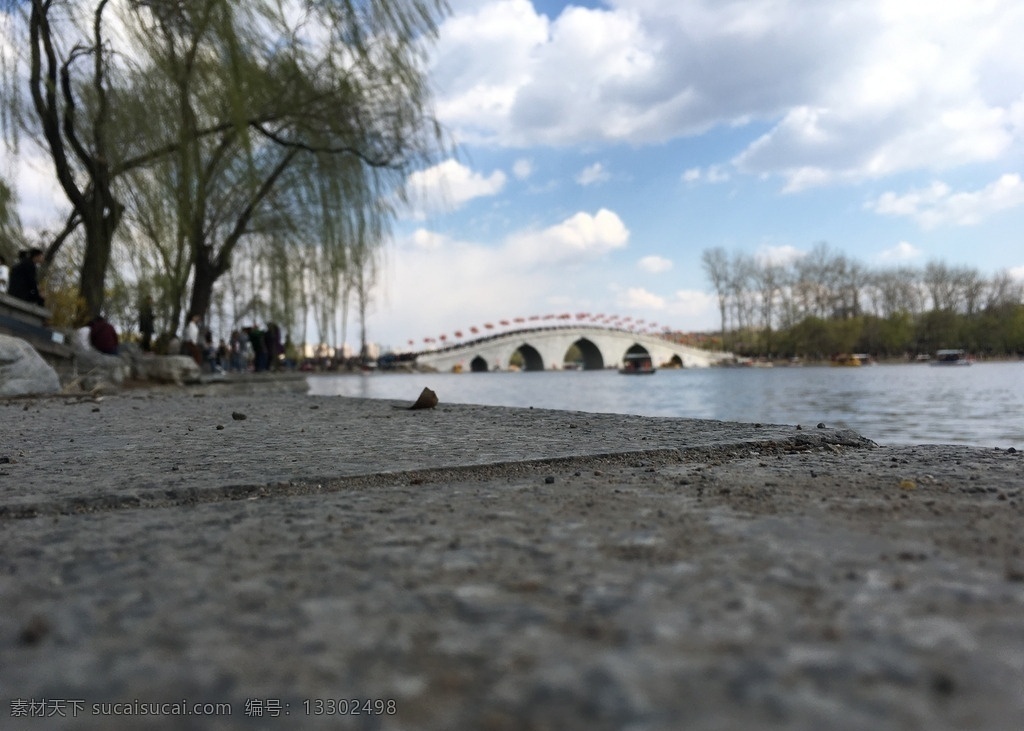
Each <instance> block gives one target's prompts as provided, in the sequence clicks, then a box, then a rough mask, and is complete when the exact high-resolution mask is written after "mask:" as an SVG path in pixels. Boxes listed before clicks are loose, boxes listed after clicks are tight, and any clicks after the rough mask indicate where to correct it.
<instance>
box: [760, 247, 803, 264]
mask: <svg viewBox="0 0 1024 731" xmlns="http://www.w3.org/2000/svg"><path fill="white" fill-rule="evenodd" d="M805 256H807V252H806V251H801V250H800V249H798V248H796V247H795V246H790V245H789V244H782V245H780V246H769V245H763V246H760V247H758V249H757V252H756V253H755V254H754V258H755V259H757V261H758V262H760V263H762V264H778V265H780V266H786V265H788V264H792V263H793V262H794V261H796V260H797V259H802V258H803V257H805Z"/></svg>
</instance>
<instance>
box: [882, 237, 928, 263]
mask: <svg viewBox="0 0 1024 731" xmlns="http://www.w3.org/2000/svg"><path fill="white" fill-rule="evenodd" d="M923 254H924V252H922V251H921V250H920V249H919V248H917V247H916V246H914V245H913V244H911V243H910V242H908V241H901V242H899V243H898V244H896V246H894V247H892V248H891V249H886V250H885V251H883V252H882V253H880V254H879V255H878V259H879V260H880V261H884V262H903V261H913V260H914V259H919V258H921V256H922V255H923Z"/></svg>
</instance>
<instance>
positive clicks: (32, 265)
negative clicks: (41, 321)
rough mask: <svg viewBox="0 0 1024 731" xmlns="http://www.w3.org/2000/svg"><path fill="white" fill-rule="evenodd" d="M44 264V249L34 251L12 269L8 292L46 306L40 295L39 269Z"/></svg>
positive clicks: (21, 298)
mask: <svg viewBox="0 0 1024 731" xmlns="http://www.w3.org/2000/svg"><path fill="white" fill-rule="evenodd" d="M42 262H43V251H42V249H32V250H30V251H29V252H28V253H27V254H25V256H24V257H22V258H21V259H20V260H19V261H18V263H17V264H15V265H14V268H13V269H11V273H10V282H9V283H8V285H7V292H8V294H10V295H11V296H12V297H17V298H18V299H20V300H25V301H26V302H31V303H32V304H34V305H39V306H40V307H42V306H44V304H45V300H44V299H43V297H42V295H41V294H40V293H39V281H38V279H37V276H38V273H37V268H38V267H39V265H40V264H41V263H42Z"/></svg>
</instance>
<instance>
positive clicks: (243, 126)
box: [0, 0, 446, 313]
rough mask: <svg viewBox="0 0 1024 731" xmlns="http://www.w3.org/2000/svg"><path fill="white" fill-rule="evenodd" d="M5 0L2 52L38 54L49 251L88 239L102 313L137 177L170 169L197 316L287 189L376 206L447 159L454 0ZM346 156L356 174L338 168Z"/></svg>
mask: <svg viewBox="0 0 1024 731" xmlns="http://www.w3.org/2000/svg"><path fill="white" fill-rule="evenodd" d="M0 2H3V6H4V10H6V11H7V13H8V17H9V18H12V19H15V20H17V21H19V23H15V24H9V26H8V30H9V32H11V31H13V35H14V37H13V38H11V39H10V40H11V42H10V43H8V44H5V46H4V47H5V48H6V49H7V50H5V51H4V53H5V54H7V55H8V56H9V55H10V54H12V53H17V50H14V49H21V48H25V47H27V48H28V69H27V75H28V79H27V81H28V85H29V92H30V98H31V101H32V104H31V109H30V110H29V111H28V112H27V113H25V114H24V115H23V116H22V117H21V119H22V123H23V126H24V128H25V129H26V130H28V132H29V133H31V134H33V136H34V138H35V139H37V140H38V141H39V143H40V145H41V146H42V147H43V148H44V149H45V150H46V151H47V153H48V154H49V157H50V158H51V160H52V163H53V170H54V174H55V176H56V178H57V180H58V182H59V184H60V187H61V189H62V190H63V192H64V194H65V196H66V197H67V199H68V201H69V203H70V205H71V211H70V213H69V215H68V217H67V219H66V222H65V225H64V228H63V230H62V231H61V232H60V233H58V234H57V236H56V237H55V238H54V240H53V242H52V243H51V244H50V246H49V249H48V252H47V255H48V257H50V258H52V257H53V256H55V255H56V253H57V251H58V250H59V249H60V247H61V244H62V242H63V241H64V240H66V238H67V236H68V235H70V234H71V233H72V232H74V231H76V230H78V229H79V228H80V229H81V230H82V232H83V237H84V241H85V245H84V250H83V251H84V254H83V256H82V261H81V267H80V292H81V295H82V296H83V298H84V299H85V302H86V306H87V307H88V308H89V309H91V310H96V309H99V307H100V306H101V305H102V303H103V297H104V291H103V287H104V280H105V276H106V273H107V268H108V266H109V264H110V253H111V248H112V245H113V241H114V236H115V233H116V232H117V230H118V228H119V226H120V225H121V223H122V218H123V216H124V213H125V197H126V196H125V194H124V190H123V186H124V185H125V184H126V177H127V176H128V175H129V174H131V173H133V172H138V171H141V170H143V169H146V168H148V167H149V166H152V165H155V164H157V163H162V162H166V161H170V163H171V164H172V165H173V167H174V171H173V173H172V174H171V175H170V176H169V177H168V178H166V180H167V182H168V183H169V185H171V189H172V190H173V191H174V196H175V207H176V210H177V215H178V217H179V222H178V226H179V227H180V230H181V233H182V236H183V238H184V239H185V240H186V241H187V243H188V247H189V258H190V263H191V267H192V294H191V298H190V304H189V310H190V311H191V312H198V313H202V312H205V310H206V309H207V308H208V306H209V303H210V298H211V293H212V289H213V285H214V282H216V280H217V279H218V278H219V277H220V276H221V275H222V274H223V273H224V272H225V271H227V269H228V268H229V267H230V264H231V255H232V252H233V251H234V249H235V247H236V246H237V245H238V242H239V241H241V240H242V238H244V237H246V236H248V235H251V234H252V233H253V232H254V230H255V229H256V228H257V227H258V222H259V220H260V216H261V214H262V213H263V212H264V211H265V210H266V208H267V207H268V206H269V205H270V203H271V201H272V199H273V198H274V196H275V195H276V194H278V192H279V191H280V190H281V188H282V186H283V185H284V182H285V181H286V180H291V181H295V180H298V179H299V178H300V176H301V174H302V173H303V172H305V173H308V174H314V175H315V174H323V171H324V170H328V169H330V170H331V174H344V175H346V176H351V177H352V178H353V180H355V181H356V182H358V183H359V185H360V187H361V189H362V190H363V195H362V196H361V197H362V198H363V199H366V198H370V197H372V196H373V195H377V194H380V193H381V192H382V191H384V190H387V189H390V188H391V187H393V186H395V185H397V184H399V183H400V181H401V180H402V179H403V178H404V175H405V173H406V172H407V171H408V170H409V169H411V168H412V167H414V166H416V165H418V164H421V163H423V162H424V161H426V160H428V159H431V157H432V155H433V152H434V151H435V150H437V149H438V148H437V144H436V143H437V142H438V135H437V126H436V124H434V122H433V120H432V119H431V117H430V115H429V111H428V108H427V107H428V101H429V99H428V92H427V87H426V83H425V79H424V77H423V69H424V67H425V65H424V64H423V63H422V58H421V55H420V53H421V51H422V49H423V48H424V46H423V43H422V42H423V41H424V40H425V39H428V38H430V37H431V36H432V35H433V34H434V33H435V31H436V25H437V21H438V20H439V18H440V17H441V15H442V14H443V13H444V12H445V10H446V3H445V2H444V0H322V1H321V2H317V3H309V2H301V1H300V0H295V1H294V2H280V1H278V0H186V1H185V2H174V3H171V2H166V0H124V1H123V2H119V3H111V2H109V0H92V2H86V0H28V2H25V1H23V0H20V1H19V0H0ZM22 33H23V34H24V37H25V38H27V40H28V43H27V44H25V43H24V42H23V40H22V38H19V37H17V36H19V35H21V34H22ZM4 68H5V69H6V68H12V69H16V68H17V65H16V64H5V66H4ZM10 81H11V79H10V78H8V82H10ZM14 81H15V82H17V81H20V79H19V77H18V75H17V73H15V74H14ZM18 98H19V97H18V95H15V94H7V95H5V99H8V100H10V101H9V103H10V104H17V101H16V100H17V99H18ZM17 111H18V112H20V111H21V110H17ZM310 158H313V159H315V160H316V162H315V163H310V162H309V159H310ZM338 158H343V159H348V160H352V161H355V162H356V163H357V165H352V164H340V165H339V164H336V163H332V162H329V160H332V159H338ZM300 163H301V165H302V167H301V168H300V167H297V166H299V165H300ZM340 171H343V172H340ZM350 187H351V186H350ZM336 205H339V206H344V205H349V201H337V202H336ZM375 210H377V209H374V208H370V209H368V212H367V215H374V214H373V213H372V212H373V211H375Z"/></svg>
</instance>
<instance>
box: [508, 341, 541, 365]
mask: <svg viewBox="0 0 1024 731" xmlns="http://www.w3.org/2000/svg"><path fill="white" fill-rule="evenodd" d="M516 353H519V355H520V357H522V359H523V370H524V371H542V370H544V357H543V356H542V355H541V354H540V351H539V350H537V349H536V348H535V347H533V346H532V345H530V344H529V343H523V344H522V345H520V346H519V347H518V348H516V349H515V351H514V352H513V355H515V354H516Z"/></svg>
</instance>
